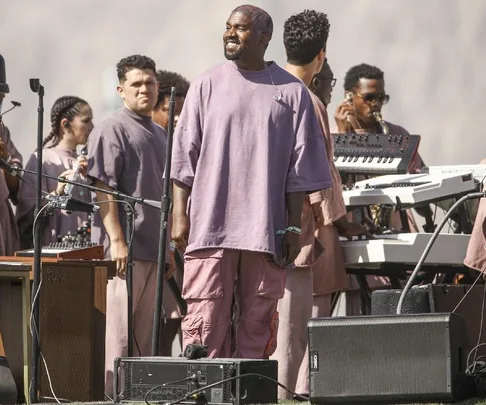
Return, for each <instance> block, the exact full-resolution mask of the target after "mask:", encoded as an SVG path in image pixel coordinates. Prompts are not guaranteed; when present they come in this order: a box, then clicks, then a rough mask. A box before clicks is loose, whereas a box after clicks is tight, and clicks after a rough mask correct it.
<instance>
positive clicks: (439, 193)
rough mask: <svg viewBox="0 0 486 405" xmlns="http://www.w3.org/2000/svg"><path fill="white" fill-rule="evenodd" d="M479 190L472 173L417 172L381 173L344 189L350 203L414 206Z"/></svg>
mask: <svg viewBox="0 0 486 405" xmlns="http://www.w3.org/2000/svg"><path fill="white" fill-rule="evenodd" d="M475 190H476V184H475V182H474V178H473V176H472V174H471V173H470V172H469V173H462V172H459V173H438V172H437V173H431V174H428V173H418V174H397V175H388V176H379V177H374V178H371V179H367V180H362V181H358V182H356V183H355V184H354V185H353V187H352V188H351V189H349V190H344V191H343V197H344V203H345V204H346V206H348V207H357V206H367V205H372V204H384V205H397V203H398V201H400V204H401V205H402V206H413V205H417V204H425V203H430V202H434V201H440V200H444V199H447V198H451V197H455V196H460V195H462V194H465V193H469V192H473V191H475Z"/></svg>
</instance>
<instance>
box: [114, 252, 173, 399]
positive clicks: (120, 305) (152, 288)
mask: <svg viewBox="0 0 486 405" xmlns="http://www.w3.org/2000/svg"><path fill="white" fill-rule="evenodd" d="M156 287H157V263H156V262H149V261H138V260H136V261H134V263H133V301H132V302H133V355H134V356H135V357H140V356H150V355H151V353H152V329H153V321H154V304H155V293H156ZM162 306H163V310H162V317H164V313H165V312H168V313H171V312H172V311H173V309H174V307H175V306H176V304H175V298H174V296H173V294H172V292H171V291H170V289H169V287H168V284H167V283H164V291H163V302H162ZM127 310H128V295H127V283H126V280H125V278H120V277H115V278H114V279H113V280H110V281H108V287H107V298H106V348H105V392H106V394H107V395H109V396H110V397H112V396H113V362H114V359H115V358H116V357H123V356H127V354H128V353H127V349H128V311H127ZM163 333H164V332H163V329H162V330H161V334H163ZM159 341H160V340H159ZM159 349H160V348H159Z"/></svg>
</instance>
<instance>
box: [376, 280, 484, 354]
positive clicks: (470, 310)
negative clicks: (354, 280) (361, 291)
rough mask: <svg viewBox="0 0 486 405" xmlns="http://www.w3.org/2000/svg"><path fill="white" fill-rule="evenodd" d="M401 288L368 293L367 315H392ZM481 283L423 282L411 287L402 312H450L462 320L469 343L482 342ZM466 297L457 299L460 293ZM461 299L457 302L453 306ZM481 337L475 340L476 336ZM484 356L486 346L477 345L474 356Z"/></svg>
mask: <svg viewBox="0 0 486 405" xmlns="http://www.w3.org/2000/svg"><path fill="white" fill-rule="evenodd" d="M401 293H402V290H392V289H390V290H377V291H374V292H373V293H372V294H371V315H394V314H396V312H397V306H398V300H399V299H400V295H401ZM485 293H486V289H485V286H484V285H475V286H474V287H471V286H470V285H457V284H426V285H423V286H420V287H413V288H412V289H411V290H410V291H409V292H408V294H407V296H406V297H405V301H404V303H403V307H402V313H403V314H420V313H432V312H433V313H446V312H452V311H454V312H455V313H456V314H458V315H460V316H462V317H463V318H464V319H465V320H466V326H467V330H468V333H469V342H470V343H471V345H472V346H475V345H476V344H479V343H484V342H485V337H486V322H483V321H482V317H481V308H482V307H483V301H484V300H485V299H486V297H485ZM466 294H468V296H467V297H466V298H465V299H464V300H463V301H462V302H461V300H462V299H463V298H464V296H465V295H466ZM459 302H461V304H460V305H459V306H458V307H457V309H456V306H457V305H458V304H459ZM480 337H481V338H482V339H480V340H479V342H478V338H480ZM479 356H486V346H481V347H479V349H478V351H477V357H479Z"/></svg>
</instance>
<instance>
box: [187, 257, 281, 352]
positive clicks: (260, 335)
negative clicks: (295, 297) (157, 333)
mask: <svg viewBox="0 0 486 405" xmlns="http://www.w3.org/2000/svg"><path fill="white" fill-rule="evenodd" d="M184 259H185V264H184V283H183V291H182V295H183V298H184V299H185V300H186V302H187V315H186V316H185V317H184V319H183V320H182V326H181V328H182V336H183V347H184V348H185V347H186V346H187V345H188V344H203V345H206V346H208V356H209V357H212V358H215V357H218V358H230V357H237V358H248V359H265V358H268V357H269V356H270V355H271V354H272V353H273V352H274V351H275V347H276V345H277V331H278V312H277V301H278V300H279V299H280V298H282V296H283V292H284V288H285V270H284V269H282V268H281V267H280V266H278V265H277V264H276V263H275V262H274V261H273V260H272V258H271V257H270V255H269V254H267V253H261V252H251V251H242V250H231V249H203V250H198V251H195V252H191V253H190V254H186V256H185V258H184ZM233 294H234V295H235V298H236V304H237V311H238V314H237V317H236V318H237V319H238V321H237V324H236V327H235V332H236V336H235V340H234V342H235V351H234V352H232V349H231V342H232V339H231V338H232V336H231V319H232V313H231V304H232V300H233Z"/></svg>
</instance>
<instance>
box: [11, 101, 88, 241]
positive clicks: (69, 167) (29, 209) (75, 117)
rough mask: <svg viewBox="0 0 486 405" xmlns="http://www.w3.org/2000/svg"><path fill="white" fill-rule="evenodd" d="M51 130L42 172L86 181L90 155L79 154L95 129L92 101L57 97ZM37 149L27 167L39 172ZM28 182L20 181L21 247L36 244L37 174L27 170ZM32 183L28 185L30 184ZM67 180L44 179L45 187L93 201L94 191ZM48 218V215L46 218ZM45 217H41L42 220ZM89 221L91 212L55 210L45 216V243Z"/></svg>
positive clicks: (52, 192)
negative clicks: (34, 242) (34, 238)
mask: <svg viewBox="0 0 486 405" xmlns="http://www.w3.org/2000/svg"><path fill="white" fill-rule="evenodd" d="M51 126H52V127H51V132H50V133H49V135H48V136H47V137H46V138H45V139H44V150H43V167H42V171H43V173H44V174H46V175H48V176H54V177H59V176H65V177H67V178H69V179H72V178H73V177H76V178H75V180H76V181H78V182H83V181H86V179H85V178H84V174H85V171H86V167H87V158H86V157H85V156H83V155H82V154H81V155H79V156H78V154H77V152H76V148H77V147H78V145H85V144H86V142H87V140H88V136H89V134H90V132H91V130H92V129H93V113H92V111H91V107H90V106H89V104H88V103H87V102H86V101H84V100H82V99H81V98H79V97H74V96H64V97H61V98H59V99H57V100H56V101H55V103H54V105H53V106H52V109H51ZM36 167H37V152H34V153H33V154H32V155H31V156H30V158H29V160H28V162H27V166H26V170H31V171H34V172H35V171H36ZM23 178H24V180H25V182H21V183H20V187H19V205H18V209H17V221H18V224H19V229H20V240H21V249H29V248H31V247H32V246H33V240H32V225H33V221H34V209H35V174H32V173H24V174H23ZM27 183H28V184H27ZM66 186H67V184H66V183H60V182H56V180H54V179H48V178H45V177H44V178H43V179H42V189H43V191H44V192H46V193H49V194H51V195H53V196H56V195H64V194H70V195H72V196H73V197H74V198H76V199H78V200H81V201H86V202H91V201H92V198H91V192H90V191H88V190H87V189H84V188H81V187H79V186H74V187H72V189H71V188H70V187H71V186H69V188H67V187H66ZM43 218H45V217H43ZM39 220H41V219H39ZM87 220H88V214H87V213H84V212H73V213H71V214H69V213H67V212H66V211H61V210H58V209H56V210H54V211H53V213H52V216H51V215H50V216H48V217H46V218H45V223H44V233H43V240H42V244H43V245H47V244H49V243H53V242H56V241H57V237H58V235H65V234H67V233H68V232H71V233H72V234H74V233H75V232H76V230H77V228H78V227H80V226H83V225H84V224H85V223H86V221H87Z"/></svg>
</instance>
